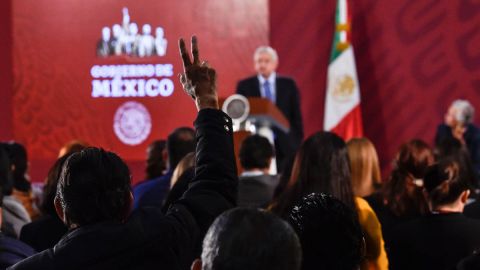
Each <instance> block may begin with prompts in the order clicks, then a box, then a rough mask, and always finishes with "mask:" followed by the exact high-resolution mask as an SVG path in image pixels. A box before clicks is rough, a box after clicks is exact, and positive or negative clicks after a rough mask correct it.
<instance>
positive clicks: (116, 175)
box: [55, 147, 131, 226]
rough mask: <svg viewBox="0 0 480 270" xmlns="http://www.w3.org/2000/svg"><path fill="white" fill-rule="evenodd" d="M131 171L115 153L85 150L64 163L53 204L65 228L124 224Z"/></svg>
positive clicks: (128, 202)
mask: <svg viewBox="0 0 480 270" xmlns="http://www.w3.org/2000/svg"><path fill="white" fill-rule="evenodd" d="M130 196H131V192H130V171H129V169H128V167H127V165H126V164H125V163H124V162H123V161H122V159H120V157H118V156H117V155H116V154H115V153H112V152H107V151H105V150H103V149H100V148H93V147H91V148H86V149H84V150H82V151H80V152H77V153H74V154H72V155H71V156H70V157H68V158H67V160H66V161H65V163H64V165H63V167H62V172H61V174H60V179H59V181H58V187H57V195H56V198H55V199H56V200H58V201H59V202H60V203H61V205H62V208H63V211H64V213H65V217H66V223H67V225H68V226H70V225H72V224H76V225H79V226H83V225H88V224H94V223H98V222H102V221H123V219H124V218H125V217H126V216H127V215H128V210H129V207H130V202H131V199H130V198H131V197H130Z"/></svg>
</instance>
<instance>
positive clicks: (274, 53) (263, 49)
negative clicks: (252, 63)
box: [253, 46, 278, 62]
mask: <svg viewBox="0 0 480 270" xmlns="http://www.w3.org/2000/svg"><path fill="white" fill-rule="evenodd" d="M261 53H268V54H270V56H271V57H272V59H273V60H274V61H275V62H278V54H277V51H275V49H274V48H272V47H270V46H260V47H258V48H257V49H256V50H255V53H254V54H253V59H254V60H255V58H256V57H257V55H259V54H261Z"/></svg>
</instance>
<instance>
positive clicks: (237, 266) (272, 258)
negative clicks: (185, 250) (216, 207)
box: [192, 208, 302, 270]
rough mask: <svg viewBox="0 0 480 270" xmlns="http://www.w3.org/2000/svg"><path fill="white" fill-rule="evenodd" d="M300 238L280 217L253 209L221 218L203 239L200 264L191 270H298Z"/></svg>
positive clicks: (233, 211) (228, 212) (243, 209)
mask: <svg viewBox="0 0 480 270" xmlns="http://www.w3.org/2000/svg"><path fill="white" fill-rule="evenodd" d="M301 258H302V252H301V247H300V243H299V241H298V237H297V235H296V234H295V231H294V230H293V229H292V227H290V225H289V224H288V223H287V222H286V221H284V220H282V219H280V218H279V217H277V216H275V215H273V214H271V213H268V212H265V211H262V210H259V209H252V208H235V209H233V210H230V211H227V212H225V213H223V214H222V215H220V216H219V217H218V218H217V219H216V220H215V221H214V222H213V224H212V226H210V229H208V232H207V234H206V236H205V239H204V240H203V251H202V257H201V261H200V260H196V261H195V262H194V264H193V265H192V270H216V269H222V270H245V269H248V270H298V269H300V263H301Z"/></svg>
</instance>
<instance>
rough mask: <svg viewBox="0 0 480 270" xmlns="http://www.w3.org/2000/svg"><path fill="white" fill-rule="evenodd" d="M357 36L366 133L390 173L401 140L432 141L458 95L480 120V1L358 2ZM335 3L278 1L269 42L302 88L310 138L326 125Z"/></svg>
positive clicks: (282, 68) (355, 13)
mask: <svg viewBox="0 0 480 270" xmlns="http://www.w3.org/2000/svg"><path fill="white" fill-rule="evenodd" d="M350 3H351V5H352V11H353V18H352V21H353V25H352V38H353V46H354V49H355V56H356V62H357V70H358V75H359V81H360V92H361V99H362V102H361V109H362V113H363V119H364V130H365V133H366V136H367V137H368V138H370V139H371V140H372V141H373V142H374V144H375V145H376V147H377V150H378V152H379V156H380V159H381V162H382V165H383V166H382V167H383V168H384V172H385V171H388V167H389V166H388V165H389V164H390V161H391V160H392V158H393V157H394V155H395V152H396V150H397V149H398V147H399V146H400V144H401V143H402V142H405V141H407V140H409V139H412V138H421V139H423V140H425V141H427V142H429V143H432V142H433V137H434V133H435V130H436V125H437V124H439V123H440V122H441V121H442V119H443V114H444V112H445V111H446V109H447V107H448V106H449V104H450V103H451V102H452V101H453V100H454V99H456V98H466V99H469V100H470V101H471V102H472V103H473V105H474V106H475V107H477V113H476V116H477V118H478V116H480V114H479V112H478V111H479V110H480V95H479V91H480V79H479V78H480V76H479V75H480V2H479V1H475V0H459V1H450V0H442V1H439V0H406V1H378V0H354V1H351V0H350ZM335 4H336V1H335V0H328V1H317V0H304V1H289V0H276V1H271V5H270V41H271V44H272V46H273V47H276V48H277V49H278V51H279V55H280V67H279V68H280V72H283V73H286V74H290V75H292V76H293V77H294V78H296V80H297V82H298V84H299V87H300V89H301V96H302V111H303V119H304V121H305V130H306V134H307V135H309V134H312V133H313V132H315V131H318V130H320V129H321V128H322V126H323V107H324V96H325V78H326V74H327V66H328V61H329V54H330V48H331V42H332V35H333V22H334V17H333V15H334V10H335Z"/></svg>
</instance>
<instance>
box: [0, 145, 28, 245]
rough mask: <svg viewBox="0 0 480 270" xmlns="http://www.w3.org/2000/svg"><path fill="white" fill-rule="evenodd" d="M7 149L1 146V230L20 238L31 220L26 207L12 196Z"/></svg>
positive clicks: (11, 180)
mask: <svg viewBox="0 0 480 270" xmlns="http://www.w3.org/2000/svg"><path fill="white" fill-rule="evenodd" d="M5 148H6V147H5V144H0V189H1V192H2V197H3V200H2V205H3V207H2V221H3V222H2V224H1V228H2V232H3V233H4V234H5V235H7V236H10V237H13V238H18V236H19V235H20V229H21V228H22V227H23V225H25V224H27V223H29V222H30V221H31V220H30V216H29V215H28V212H27V210H25V207H23V205H22V204H21V203H20V202H19V201H18V200H17V199H15V198H14V197H13V196H12V192H13V186H14V183H13V173H12V164H11V162H10V159H9V157H8V152H7V151H6V150H5Z"/></svg>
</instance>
